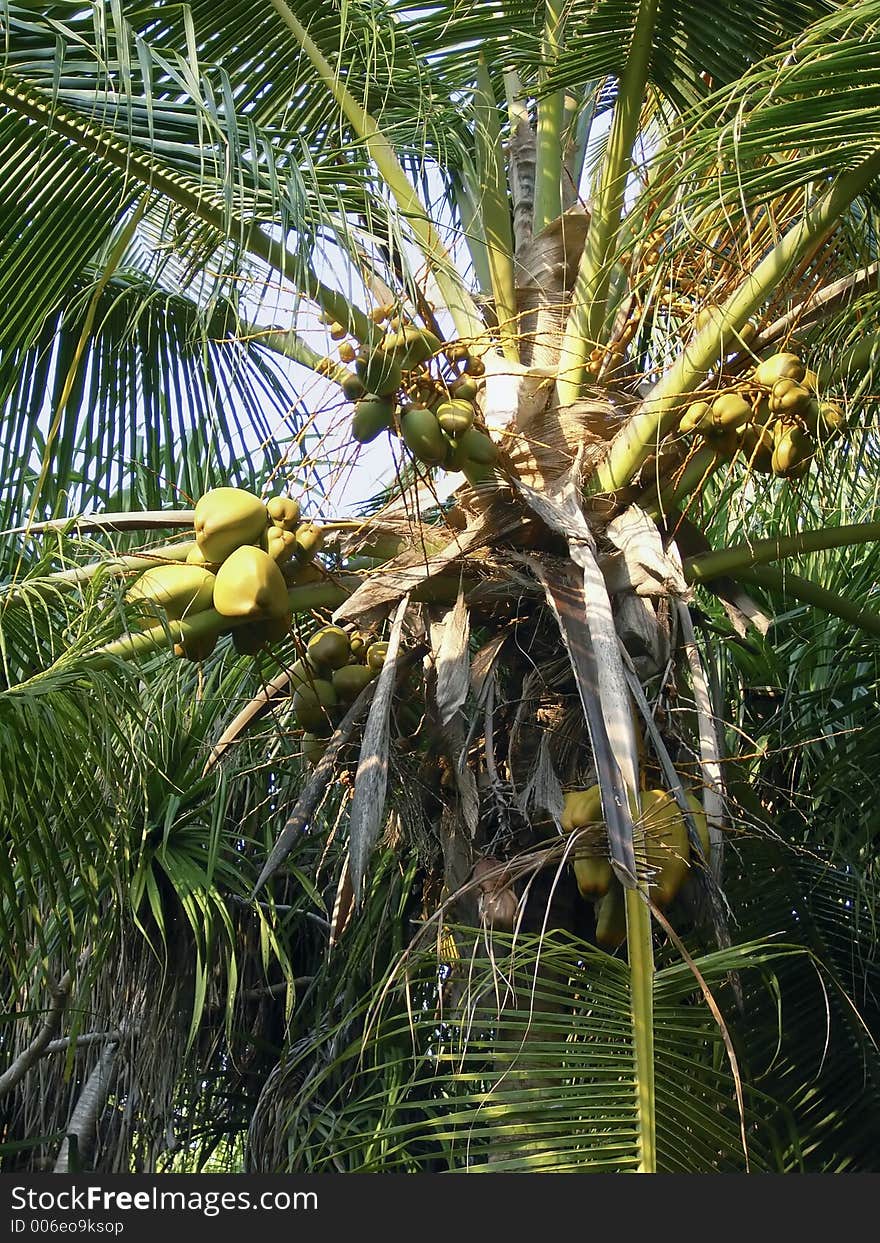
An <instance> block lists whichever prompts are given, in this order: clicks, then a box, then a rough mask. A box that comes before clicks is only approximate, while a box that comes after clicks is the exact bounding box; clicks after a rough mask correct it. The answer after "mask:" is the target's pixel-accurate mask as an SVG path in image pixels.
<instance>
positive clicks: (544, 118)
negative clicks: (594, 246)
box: [534, 0, 565, 234]
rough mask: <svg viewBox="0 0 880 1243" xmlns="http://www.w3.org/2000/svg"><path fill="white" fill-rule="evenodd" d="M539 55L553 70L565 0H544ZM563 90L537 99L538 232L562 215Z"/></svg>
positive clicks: (559, 44)
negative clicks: (542, 30) (542, 33)
mask: <svg viewBox="0 0 880 1243" xmlns="http://www.w3.org/2000/svg"><path fill="white" fill-rule="evenodd" d="M544 8H545V16H544V35H543V39H542V47H541V55H542V60H543V63H544V66H545V70H544V72H545V73H546V72H547V71H548V70H552V68H553V67H554V65H555V62H556V59H557V57H558V55H559V48H560V46H561V44H562V43H563V41H564V39H565V0H546V3H545V6H544ZM564 118H565V92H564V91H563V90H562V89H557V90H555V91H548V92H547V93H546V94H544V95H542V96H541V98H540V99H539V101H538V131H537V149H536V164H535V208H534V211H535V223H534V232H535V233H536V234H537V233H540V232H541V231H542V230H543V229H546V227H547V225H548V224H550V223H551V221H553V220H558V219H559V217H560V216H561V215H562V136H563V135H562V129H563V122H564Z"/></svg>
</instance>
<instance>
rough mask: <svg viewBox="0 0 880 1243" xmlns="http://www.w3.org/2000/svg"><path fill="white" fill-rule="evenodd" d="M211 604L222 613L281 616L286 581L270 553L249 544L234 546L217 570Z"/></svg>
mask: <svg viewBox="0 0 880 1243" xmlns="http://www.w3.org/2000/svg"><path fill="white" fill-rule="evenodd" d="M214 608H215V609H216V610H217V612H218V613H222V615H223V616H224V617H284V616H285V615H286V614H287V613H288V611H289V608H290V605H289V602H288V599H287V584H286V583H285V581H284V577H283V575H282V573H281V571H280V570H279V568H278V566H277V565H276V563H275V562H274V561H273V560H272V558H271V557H270V556H269V554H268V553H266V552H263V550H262V549H261V548H254V547H253V546H252V545H250V544H245V545H244V546H243V547H241V548H236V550H235V552H233V553H231V554H230V555H229V556H228V557H227V558H226V560H225V561H224V562H223V564H222V565H221V566H220V569H219V570H218V571H217V579H216V582H215V584H214Z"/></svg>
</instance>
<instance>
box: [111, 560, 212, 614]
mask: <svg viewBox="0 0 880 1243" xmlns="http://www.w3.org/2000/svg"><path fill="white" fill-rule="evenodd" d="M215 584H216V580H215V577H214V575H213V574H212V573H211V572H210V570H206V569H205V568H204V567H203V566H199V565H187V564H186V563H185V562H180V561H176V562H174V563H173V564H169V565H154V566H151V567H150V568H149V569H148V570H145V571H144V572H143V574H141V576H140V578H138V579H137V581H136V582H135V583H133V584H132V586H131V587H130V588H129V589H128V594H127V598H128V600H130V601H131V603H132V604H140V605H142V606H144V610H145V611H148V612H150V613H152V614H154V615H155V616H158V614H159V610H160V609H164V611H165V613H166V614H167V616H168V617H170V618H172V619H174V620H179V619H180V618H181V617H190V616H192V614H194V613H202V612H204V610H205V609H209V608H210V607H211V599H212V596H213V592H214V588H215Z"/></svg>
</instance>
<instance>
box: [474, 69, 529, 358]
mask: <svg viewBox="0 0 880 1243" xmlns="http://www.w3.org/2000/svg"><path fill="white" fill-rule="evenodd" d="M474 102H475V111H476V130H475V135H474V141H475V144H476V156H477V162H476V167H477V173H478V178H479V185H480V188H481V194H480V199H479V218H480V222H481V224H482V236H481V239H480V240H481V242H482V243H483V246H484V248H485V253H486V257H487V259H488V265H489V272H490V277H491V288H492V294H493V296H494V298H495V313H496V316H497V319H498V335H499V337H500V339H501V346H502V349H503V351H504V355H505V357H506V358H509V359H511V360H512V361H513V362H518V361H519V348H518V345H517V310H516V289H515V287H514V275H513V235H512V232H511V227H510V209H509V207H508V205H507V189H506V186H505V184H504V166H503V162H502V147H501V130H500V127H499V124H498V106H497V103H496V101H495V94H494V91H493V89H492V79H491V76H490V74H489V70H488V68H487V67H486V63H485V59H484V58H483V57H482V56H481V57H480V61H479V64H478V65H477V89H476V92H475V95H474Z"/></svg>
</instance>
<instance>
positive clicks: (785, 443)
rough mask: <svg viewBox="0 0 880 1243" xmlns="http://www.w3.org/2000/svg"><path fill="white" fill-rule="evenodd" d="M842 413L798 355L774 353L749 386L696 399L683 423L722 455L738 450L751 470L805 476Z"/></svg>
mask: <svg viewBox="0 0 880 1243" xmlns="http://www.w3.org/2000/svg"><path fill="white" fill-rule="evenodd" d="M844 425H845V419H844V415H843V411H842V410H841V409H840V407H839V406H837V405H835V404H834V402H831V401H823V400H822V399H821V398H820V397H819V381H818V377H817V375H816V373H815V372H814V371H810V370H808V368H807V367H806V366H805V365H804V363H803V362H802V360H801V359H800V358H799V357H798V356H797V354H790V353H782V354H772V355H771V356H770V357H769V358H765V359H764V360H763V362H760V363H759V364H758V365H757V367H755V369H754V371H753V372H752V374H751V376H750V377H749V379H748V380H747V381H746V385H745V387H744V388H736V389H733V388H731V389H727V390H725V391H724V392H720V393H718V394H716V396H715V397H714V398H713V399H711V400H707V399H703V400H700V401H695V402H693V403H692V404H691V405H690V406H689V407H688V409H687V411H686V412H685V414H684V417H683V418H682V420H681V422H680V423H679V430H680V431H682V432H685V433H688V432H697V433H698V434H699V435H700V436H702V437H703V439H704V441H705V442H706V444H707V445H709V446H710V447H711V448H712V449H714V450H715V452H716V453H718V454H719V455H720V456H722V457H727V458H733V457H734V456H735V455H736V454H737V453H739V454H742V456H743V457H744V458H745V459H746V461H747V462H748V465H749V468H750V469H751V470H755V471H758V472H759V473H761V474H768V475H769V474H772V475H776V476H778V477H779V478H780V479H799V478H800V477H801V476H802V475H804V474H806V472H807V470H808V469H809V466H810V461H811V459H812V458H813V455H814V454H815V452H816V445H817V442H819V441H821V440H824V439H827V438H828V437H829V436H832V435H835V434H836V433H838V432H840V431H842V429H843V427H844Z"/></svg>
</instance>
